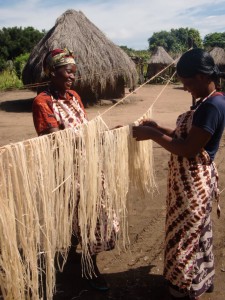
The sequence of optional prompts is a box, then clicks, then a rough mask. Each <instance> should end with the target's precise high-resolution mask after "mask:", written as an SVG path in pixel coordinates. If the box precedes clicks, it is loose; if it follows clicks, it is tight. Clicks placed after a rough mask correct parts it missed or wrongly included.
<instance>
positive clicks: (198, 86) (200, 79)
mask: <svg viewBox="0 0 225 300" xmlns="http://www.w3.org/2000/svg"><path fill="white" fill-rule="evenodd" d="M179 79H180V81H181V82H182V83H183V86H184V90H185V91H188V92H189V93H191V95H192V96H193V97H194V98H195V99H198V98H202V97H206V96H208V93H209V83H210V81H209V78H208V76H206V75H204V74H196V75H195V76H194V77H190V78H182V77H179Z"/></svg>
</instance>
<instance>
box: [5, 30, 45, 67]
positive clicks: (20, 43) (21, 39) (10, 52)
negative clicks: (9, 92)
mask: <svg viewBox="0 0 225 300" xmlns="http://www.w3.org/2000/svg"><path fill="white" fill-rule="evenodd" d="M44 34H45V31H42V32H40V31H39V30H37V29H34V28H33V27H25V28H22V27H10V28H6V27H3V28H2V29H0V45H1V47H0V70H2V69H3V68H4V66H5V63H6V61H8V60H14V59H15V58H16V57H17V56H19V55H21V54H25V53H30V52H31V50H32V49H33V47H34V46H35V45H36V44H37V43H38V42H39V40H40V39H41V38H42V37H43V36H44Z"/></svg>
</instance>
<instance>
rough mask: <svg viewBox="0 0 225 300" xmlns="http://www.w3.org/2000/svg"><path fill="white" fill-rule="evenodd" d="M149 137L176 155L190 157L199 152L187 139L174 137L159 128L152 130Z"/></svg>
mask: <svg viewBox="0 0 225 300" xmlns="http://www.w3.org/2000/svg"><path fill="white" fill-rule="evenodd" d="M149 138H151V139H152V140H153V141H154V142H156V143H157V144H159V145H160V146H162V147H163V148H164V149H166V150H167V151H169V152H171V153H173V154H175V155H179V156H184V157H187V158H190V157H193V156H195V155H196V154H197V152H196V153H195V152H194V151H193V149H192V148H191V147H190V146H189V145H188V143H187V142H186V140H183V139H176V138H172V137H171V136H168V135H166V134H163V133H162V132H160V131H158V130H152V131H151V134H150V136H149Z"/></svg>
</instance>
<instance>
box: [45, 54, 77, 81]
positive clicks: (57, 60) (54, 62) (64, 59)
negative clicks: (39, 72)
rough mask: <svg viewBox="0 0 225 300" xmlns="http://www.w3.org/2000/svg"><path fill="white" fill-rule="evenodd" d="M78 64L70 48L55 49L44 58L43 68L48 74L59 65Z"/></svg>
mask: <svg viewBox="0 0 225 300" xmlns="http://www.w3.org/2000/svg"><path fill="white" fill-rule="evenodd" d="M68 64H74V65H75V64H76V62H75V59H74V55H73V52H72V51H70V50H68V49H66V48H65V49H54V50H52V51H49V52H48V53H47V54H46V56H45V58H44V60H43V69H44V72H45V74H46V75H47V76H49V74H50V72H51V71H52V70H54V69H55V68H57V67H60V66H64V65H68Z"/></svg>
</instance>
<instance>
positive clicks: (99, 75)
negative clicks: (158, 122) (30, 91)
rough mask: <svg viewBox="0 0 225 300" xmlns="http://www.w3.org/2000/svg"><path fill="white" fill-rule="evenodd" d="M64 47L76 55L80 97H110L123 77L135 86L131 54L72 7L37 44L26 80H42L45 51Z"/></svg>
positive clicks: (24, 81) (25, 74)
mask: <svg viewBox="0 0 225 300" xmlns="http://www.w3.org/2000/svg"><path fill="white" fill-rule="evenodd" d="M65 47H67V48H68V49H70V50H73V51H74V54H75V60H76V62H77V72H78V74H77V78H79V77H81V79H80V80H78V81H76V82H75V89H76V90H77V89H78V91H79V92H80V93H81V97H82V96H84V95H86V97H92V96H94V98H95V99H94V100H96V99H99V98H101V97H102V96H105V97H106V98H107V97H108V98H109V96H111V95H109V94H110V93H112V91H113V90H116V89H117V88H118V87H117V85H120V86H121V85H123V89H124V80H125V81H126V83H127V85H128V86H135V85H136V81H137V71H136V67H135V64H134V63H133V62H132V60H131V59H130V58H129V56H128V55H127V54H126V53H125V52H124V51H123V50H122V49H121V48H120V47H119V46H117V45H115V44H114V43H113V42H111V41H110V40H109V39H108V38H107V37H106V36H105V35H104V34H103V33H102V32H101V31H100V30H99V29H98V28H97V27H96V26H95V25H94V24H93V23H92V22H90V21H89V20H88V19H87V18H86V16H85V15H84V14H83V13H82V12H80V11H75V10H72V9H71V10H67V11H66V12H65V13H64V14H62V15H61V16H60V17H59V18H58V19H57V20H56V23H55V26H54V27H53V28H52V29H51V30H50V31H49V32H48V33H47V34H46V35H45V36H44V37H43V38H42V39H41V41H40V42H39V43H38V44H37V45H36V46H35V47H34V49H33V51H32V53H31V54H30V57H29V60H28V62H27V64H26V66H25V68H24V70H23V74H22V79H23V83H24V84H25V85H26V84H32V83H39V82H41V81H43V80H44V77H43V71H42V61H43V58H44V56H45V54H46V53H47V52H48V51H49V50H52V49H54V48H65ZM85 91H86V92H85ZM87 91H89V93H87ZM85 93H86V94H85ZM92 100H93V99H92Z"/></svg>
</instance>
